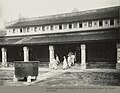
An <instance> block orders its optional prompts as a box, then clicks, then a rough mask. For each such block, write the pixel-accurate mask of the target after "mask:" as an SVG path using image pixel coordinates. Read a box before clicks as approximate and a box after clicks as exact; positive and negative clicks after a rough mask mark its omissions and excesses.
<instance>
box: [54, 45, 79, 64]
mask: <svg viewBox="0 0 120 93" xmlns="http://www.w3.org/2000/svg"><path fill="white" fill-rule="evenodd" d="M79 45H80V44H60V45H54V46H55V55H58V57H59V59H60V62H63V57H64V56H65V57H66V58H67V57H68V53H69V52H72V53H73V54H75V56H76V62H77V63H80V47H79Z"/></svg>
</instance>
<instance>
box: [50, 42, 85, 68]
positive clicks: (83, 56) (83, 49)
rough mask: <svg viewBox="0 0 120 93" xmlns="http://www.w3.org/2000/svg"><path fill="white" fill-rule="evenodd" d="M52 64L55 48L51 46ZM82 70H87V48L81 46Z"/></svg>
mask: <svg viewBox="0 0 120 93" xmlns="http://www.w3.org/2000/svg"><path fill="white" fill-rule="evenodd" d="M49 53H50V54H49V55H50V63H52V61H53V58H54V46H49ZM81 69H86V46H85V44H81Z"/></svg>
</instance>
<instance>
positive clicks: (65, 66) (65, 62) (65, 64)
mask: <svg viewBox="0 0 120 93" xmlns="http://www.w3.org/2000/svg"><path fill="white" fill-rule="evenodd" d="M63 58H64V60H63V70H65V69H67V67H68V64H67V59H66V57H65V56H64V57H63Z"/></svg>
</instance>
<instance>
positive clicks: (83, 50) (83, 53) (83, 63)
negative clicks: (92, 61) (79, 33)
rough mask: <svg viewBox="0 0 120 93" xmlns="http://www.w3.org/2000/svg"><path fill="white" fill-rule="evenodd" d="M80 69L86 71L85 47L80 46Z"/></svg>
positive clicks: (83, 45)
mask: <svg viewBox="0 0 120 93" xmlns="http://www.w3.org/2000/svg"><path fill="white" fill-rule="evenodd" d="M81 69H86V46H85V44H81Z"/></svg>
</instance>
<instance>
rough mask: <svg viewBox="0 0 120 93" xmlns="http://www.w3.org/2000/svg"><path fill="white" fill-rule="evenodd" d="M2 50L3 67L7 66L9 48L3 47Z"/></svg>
mask: <svg viewBox="0 0 120 93" xmlns="http://www.w3.org/2000/svg"><path fill="white" fill-rule="evenodd" d="M1 51H2V67H7V49H6V48H4V47H3V48H1Z"/></svg>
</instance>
